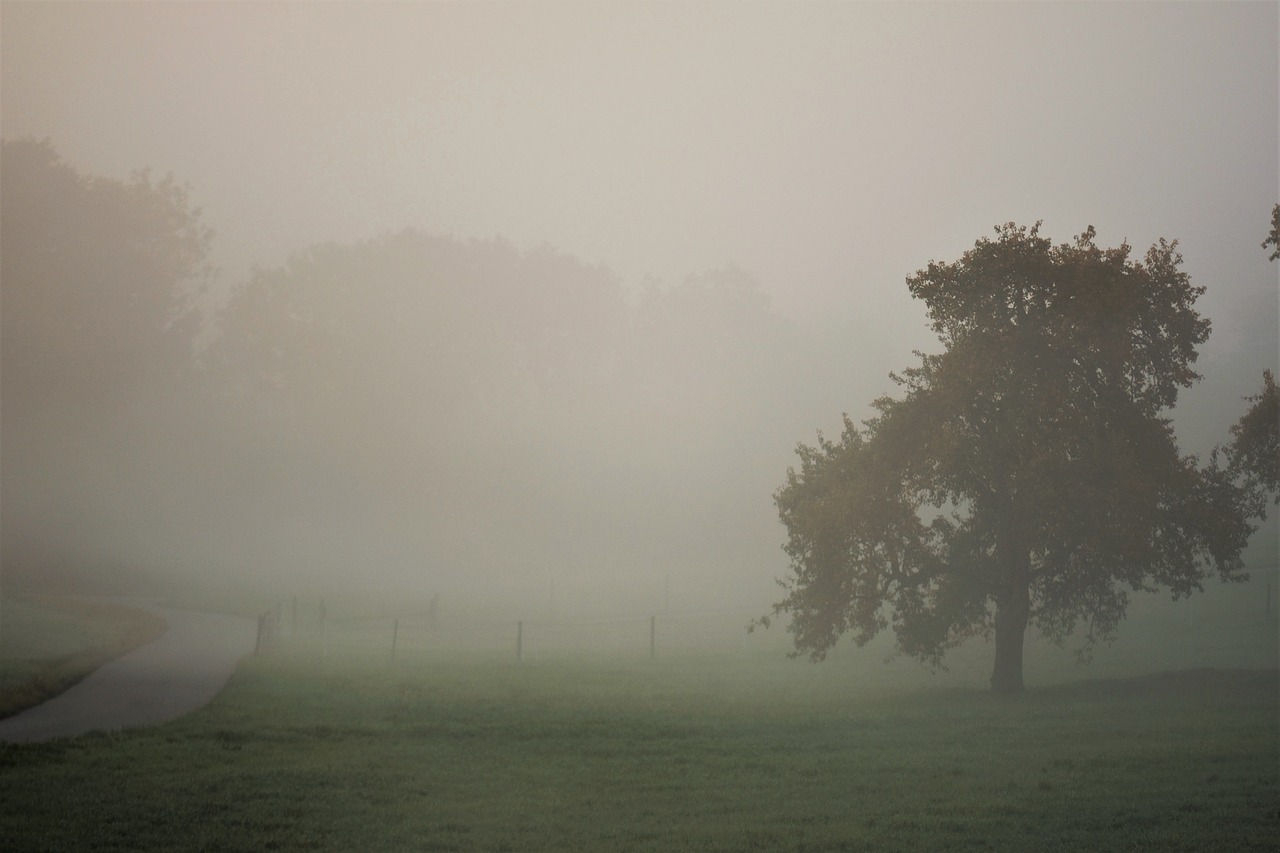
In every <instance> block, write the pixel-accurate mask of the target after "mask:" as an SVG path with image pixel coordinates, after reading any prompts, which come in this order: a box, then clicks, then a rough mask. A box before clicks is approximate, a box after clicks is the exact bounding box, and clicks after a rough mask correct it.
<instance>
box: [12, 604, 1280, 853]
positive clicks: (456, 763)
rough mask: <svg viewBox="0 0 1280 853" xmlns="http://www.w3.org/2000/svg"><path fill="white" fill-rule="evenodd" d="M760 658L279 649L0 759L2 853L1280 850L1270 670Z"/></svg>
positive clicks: (1279, 778)
mask: <svg viewBox="0 0 1280 853" xmlns="http://www.w3.org/2000/svg"><path fill="white" fill-rule="evenodd" d="M1215 625H1216V623H1215ZM1214 630H1215V631H1216V630H1217V628H1216V627H1215V628H1214ZM1184 633H1186V632H1184ZM1190 633H1193V634H1194V633H1196V632H1194V631H1192V632H1190ZM1200 633H1204V632H1203V631H1202V632H1200ZM1240 636H1244V637H1245V638H1246V639H1247V640H1248V642H1250V643H1256V641H1258V640H1261V641H1263V642H1271V643H1272V644H1274V636H1275V635H1274V627H1273V626H1263V627H1258V626H1255V630H1254V631H1253V633H1252V634H1250V633H1249V632H1244V633H1243V634H1241V635H1240ZM781 639H782V638H781V637H777V636H775V637H774V638H773V639H772V640H771V641H770V644H766V645H763V646H761V647H759V648H756V649H754V650H752V649H749V650H746V651H742V650H739V652H738V653H736V654H720V653H718V654H708V653H698V652H689V653H685V654H669V655H667V656H661V655H660V656H658V657H656V658H655V659H649V658H648V656H647V655H644V654H640V655H634V654H633V655H623V654H610V655H596V656H589V655H569V654H564V655H546V656H544V657H541V658H535V659H526V660H525V661H522V662H516V661H515V660H514V657H513V656H511V657H504V656H499V655H495V654H484V655H470V656H468V655H465V654H460V653H447V654H446V653H444V652H440V653H436V654H430V653H418V654H406V655H404V656H403V657H400V658H397V659H396V660H391V659H389V657H388V656H387V655H383V654H378V655H371V654H350V655H346V656H342V655H337V654H333V653H330V654H328V655H327V656H326V657H323V658H322V657H321V656H319V655H318V654H316V649H315V648H314V647H297V648H290V647H288V646H285V647H282V648H280V649H279V650H277V651H276V652H275V653H274V654H272V655H265V656H262V657H255V658H249V659H247V660H246V661H245V662H244V663H243V664H242V666H241V667H240V669H239V671H238V672H237V673H236V675H235V676H234V677H233V679H232V681H231V683H230V685H229V686H228V688H227V689H226V690H225V691H224V692H223V693H222V694H221V695H220V696H219V697H218V698H217V699H216V700H215V701H214V702H213V704H212V705H210V706H209V707H207V708H205V709H203V710H201V711H199V712H197V713H195V714H193V715H191V716H189V717H186V718H184V719H181V720H177V721H175V722H172V723H169V724H167V725H163V726H160V727H157V728H152V729H140V730H130V731H125V732H118V733H110V734H107V733H99V734H91V735H88V736H84V737H80V738H75V739H66V740H57V741H52V742H49V743H44V744H8V745H0V802H3V804H4V813H3V817H2V818H0V849H4V850H51V851H53V850H59V851H61V850H357V849H359V850H440V851H444V850H454V851H469V850H476V851H491V850H513V851H524V850H592V851H596V850H609V851H612V850H621V851H626V850H635V851H639V850H664V851H666V850H690V851H695V850H696V851H717V850H721V851H730V850H768V851H772V850H813V851H819V850H822V851H825V850H903V851H907V850H910V851H917V850H1073V851H1074V850H1159V851H1176V850H1214V851H1221V850H1233V851H1243V850H1275V849H1276V845H1277V839H1280V714H1278V713H1277V708H1278V705H1277V700H1278V698H1280V677H1278V675H1277V670H1276V669H1275V667H1274V664H1269V665H1266V666H1262V667H1251V668H1240V669H1234V668H1226V667H1220V666H1214V667H1197V668H1184V669H1178V670H1174V671H1167V672H1162V673H1156V674H1146V675H1124V676H1118V677H1102V678H1099V677H1093V676H1094V675H1096V674H1097V673H1096V671H1092V670H1090V669H1089V668H1087V667H1086V668H1074V669H1070V670H1063V672H1065V673H1067V675H1068V677H1067V678H1058V679H1056V680H1051V679H1042V683H1043V685H1044V686H1040V687H1035V688H1033V689H1031V690H1029V691H1027V693H1026V694H1024V695H1022V696H1019V697H1015V698H1008V697H997V696H994V695H992V694H990V693H989V692H988V691H986V690H985V689H983V687H982V685H981V683H980V682H978V683H974V680H973V679H970V678H967V676H965V675H964V674H963V673H964V672H965V667H966V665H967V664H966V658H965V657H964V655H961V656H960V658H959V659H958V661H957V664H958V669H959V670H960V671H961V675H960V676H959V677H941V678H940V679H935V677H934V676H930V675H929V674H928V673H927V671H923V670H921V669H920V668H919V667H917V666H916V665H914V664H912V663H910V662H909V661H898V662H896V663H894V664H892V665H890V666H884V665H883V664H882V660H881V658H879V657H877V658H876V660H875V665H876V666H875V668H874V669H873V670H868V671H870V672H874V673H876V675H874V676H871V675H867V674H865V672H866V671H864V668H865V665H866V662H865V661H864V660H863V659H862V656H860V655H859V654H855V653H854V652H853V651H850V652H849V653H847V654H844V655H838V656H836V657H835V658H834V659H833V660H831V661H829V662H827V663H825V664H821V665H812V664H809V663H807V662H803V661H795V660H788V659H786V658H785V657H784V656H783V655H782V654H780V653H779V652H780V650H781V648H782V645H781ZM864 651H865V650H864ZM986 651H989V650H986ZM1171 653H1175V654H1176V653H1180V649H1179V648H1178V647H1176V646H1174V647H1173V648H1172V650H1171ZM1268 655H1270V652H1267V653H1265V654H1263V656H1262V657H1263V658H1264V659H1266V658H1267V657H1268ZM983 660H985V651H984V650H983V649H982V648H977V649H976V650H975V652H974V654H973V656H972V665H973V666H974V667H975V668H976V667H978V666H979V665H980V663H981V661H983ZM1036 660H1040V659H1035V658H1033V664H1032V665H1034V666H1041V665H1042V663H1041V664H1037V663H1035V661H1036ZM1101 669H1102V671H1103V672H1104V673H1105V672H1106V671H1107V670H1106V666H1105V663H1104V665H1103V667H1102V668H1101ZM975 671H976V670H975ZM895 673H899V674H900V675H895ZM931 679H933V680H931ZM957 683H960V684H965V683H967V684H968V685H969V686H954V685H955V684H957Z"/></svg>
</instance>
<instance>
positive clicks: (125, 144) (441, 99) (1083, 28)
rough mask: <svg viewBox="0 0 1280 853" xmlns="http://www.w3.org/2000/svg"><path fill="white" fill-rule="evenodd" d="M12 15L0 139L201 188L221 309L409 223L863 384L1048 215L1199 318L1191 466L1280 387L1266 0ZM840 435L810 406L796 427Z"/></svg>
mask: <svg viewBox="0 0 1280 853" xmlns="http://www.w3.org/2000/svg"><path fill="white" fill-rule="evenodd" d="M0 15H2V17H0V48H2V50H0V80H2V81H3V84H2V86H3V88H2V90H0V132H2V133H3V135H4V137H5V138H9V139H12V138H17V137H22V136H34V137H36V138H45V137H47V138H49V139H50V140H51V141H52V143H53V144H54V145H55V146H56V148H57V150H58V153H59V154H60V155H61V156H62V157H63V158H64V159H65V160H66V161H67V162H69V163H71V164H73V165H74V166H75V167H76V168H77V169H79V170H81V171H83V172H85V173H89V174H98V175H105V176H108V177H116V178H124V177H127V176H128V175H129V173H130V172H131V171H132V170H135V169H138V168H143V167H150V168H152V169H153V170H154V172H155V173H157V174H160V175H163V174H165V173H170V172H171V173H172V174H173V175H174V176H175V177H176V178H177V179H178V180H180V181H182V182H185V183H189V184H190V185H191V188H192V197H193V199H194V201H195V203H196V204H198V205H200V206H202V207H203V209H204V220H205V222H206V223H207V224H209V225H210V226H212V227H213V228H214V229H215V230H216V232H217V237H216V240H215V243H214V248H213V259H214V262H215V263H216V264H217V265H219V266H220V267H221V270H222V272H221V276H220V279H219V288H220V289H221V291H223V292H225V291H227V290H230V289H231V288H234V287H235V286H236V285H237V284H238V283H239V282H240V281H242V280H243V279H244V277H245V276H246V275H247V274H248V272H249V270H250V269H251V268H252V267H254V266H255V265H258V266H263V267H269V266H275V265H278V264H281V263H282V262H284V261H285V260H286V259H287V258H288V257H289V255H290V254H291V253H293V252H295V251H298V250H301V249H304V248H306V247H308V246H310V245H313V244H316V243H318V242H322V241H329V240H334V241H339V242H343V243H350V242H354V241H358V240H363V239H366V238H370V237H374V236H376V235H379V234H382V233H385V232H388V231H399V230H400V229H402V228H405V227H414V228H419V229H422V230H424V231H426V232H429V233H436V234H445V235H454V236H456V237H458V238H463V239H466V238H482V239H488V238H492V237H495V236H500V237H503V238H506V239H508V240H510V241H511V242H512V243H514V244H515V245H516V246H518V247H521V248H532V247H537V246H540V245H542V244H550V245H552V246H554V247H555V248H557V249H559V250H561V251H563V252H566V253H568V254H570V255H572V256H575V257H577V258H580V259H582V260H583V261H585V262H588V263H592V264H595V263H600V264H604V265H606V266H607V267H609V268H610V269H612V270H613V271H615V272H616V273H617V274H618V275H619V276H620V277H621V279H622V280H623V282H624V283H625V284H627V285H628V286H630V287H632V288H634V289H637V290H638V289H639V287H640V286H641V284H642V283H643V282H645V281H646V280H649V279H657V280H659V281H661V282H663V283H665V284H667V285H671V284H676V283H679V282H680V281H682V280H684V279H685V278H686V277H687V276H690V275H697V274H701V273H704V272H706V271H709V270H714V269H718V268H722V267H724V266H725V265H728V264H734V265H737V266H738V267H740V268H741V269H742V270H744V271H745V272H746V273H747V274H749V275H750V276H752V277H754V278H755V279H756V280H757V281H758V282H759V284H760V286H761V288H762V289H763V290H764V291H765V292H767V293H768V294H769V295H770V296H771V297H772V300H773V304H774V306H775V307H776V308H777V309H778V310H779V311H781V312H782V313H784V314H785V315H787V316H788V317H790V318H791V319H793V320H795V321H796V322H799V323H806V324H811V323H817V324H826V325H827V326H833V327H835V328H838V329H844V330H845V332H846V334H847V335H848V337H849V344H850V345H849V352H850V353H851V356H850V358H851V359H856V360H857V361H858V362H859V365H858V369H859V370H860V371H862V372H863V373H865V372H867V370H868V369H869V368H868V365H870V366H871V368H873V369H871V371H870V372H872V373H874V374H875V375H885V374H886V373H887V371H888V370H894V369H901V368H903V367H906V366H908V365H909V364H911V363H912V362H913V358H912V356H911V350H912V349H916V348H921V349H926V350H935V351H936V349H937V344H936V341H935V340H934V339H933V337H932V335H931V334H930V333H929V331H928V329H927V327H926V325H925V318H924V312H923V309H922V307H921V306H918V305H916V304H914V303H913V301H912V300H911V299H910V297H909V294H908V292H907V289H906V287H905V285H904V283H903V280H904V278H905V277H906V276H907V275H909V274H911V273H913V272H914V271H916V270H917V269H919V268H921V267H923V266H924V265H925V264H927V262H928V261H929V260H931V259H938V260H946V261H950V260H954V259H955V258H957V257H958V256H959V255H960V254H961V253H962V252H963V251H964V250H965V249H967V248H969V247H970V246H972V244H973V242H974V240H975V239H976V238H978V237H981V236H987V235H990V234H991V233H992V231H991V229H992V226H994V225H995V224H997V223H1002V222H1007V221H1011V220H1012V221H1017V222H1020V223H1024V224H1028V225H1029V224H1031V223H1033V222H1035V221H1036V220H1043V221H1044V225H1043V228H1042V233H1043V234H1045V235H1047V236H1049V237H1051V238H1052V239H1054V240H1055V241H1059V242H1061V241H1067V240H1070V239H1071V238H1072V237H1073V236H1074V235H1076V234H1078V233H1080V232H1081V231H1083V230H1084V228H1085V227H1086V226H1088V225H1090V224H1092V225H1093V226H1095V227H1096V228H1097V230H1098V237H1097V242H1098V244H1099V245H1101V246H1111V245H1115V244H1118V243H1120V242H1122V241H1126V240H1127V241H1128V242H1129V243H1130V244H1132V245H1133V246H1134V248H1135V253H1136V254H1139V255H1140V254H1141V253H1142V252H1143V251H1145V249H1146V247H1147V246H1149V245H1150V244H1151V243H1152V242H1154V241H1155V240H1156V239H1157V238H1160V237H1167V238H1170V239H1173V238H1176V239H1179V240H1180V241H1181V249H1182V251H1183V254H1184V256H1185V259H1186V264H1185V269H1186V271H1187V272H1189V273H1190V275H1191V277H1192V280H1193V282H1194V283H1195V284H1198V285H1204V286H1206V287H1207V288H1208V292H1207V293H1206V295H1205V296H1204V297H1203V298H1202V300H1201V302H1200V304H1199V307H1200V309H1201V311H1202V312H1203V313H1204V314H1206V315H1207V316H1209V317H1210V318H1211V319H1212V321H1213V323H1214V334H1213V336H1212V337H1211V339H1210V341H1209V343H1208V344H1207V345H1206V347H1205V348H1204V349H1203V358H1202V359H1201V362H1200V364H1199V368H1200V369H1201V371H1202V372H1203V373H1204V374H1205V382H1203V383H1202V384H1201V385H1200V386H1198V387H1197V388H1196V389H1194V390H1193V391H1192V392H1190V393H1188V394H1186V395H1185V396H1184V401H1183V403H1182V405H1181V407H1180V409H1179V412H1178V417H1179V429H1180V432H1181V434H1182V435H1183V445H1184V447H1185V448H1186V449H1188V450H1191V451H1196V452H1204V451H1205V450H1207V449H1208V447H1210V446H1211V445H1212V444H1213V443H1215V442H1219V441H1223V440H1225V438H1226V429H1227V427H1228V425H1229V424H1230V423H1231V422H1233V421H1234V420H1235V419H1236V418H1237V417H1238V416H1239V414H1240V413H1241V412H1242V411H1243V408H1244V404H1243V403H1242V402H1241V399H1240V398H1241V397H1242V396H1243V395H1245V394H1249V393H1252V392H1254V391H1256V390H1257V388H1258V387H1259V386H1260V384H1261V382H1260V380H1261V372H1262V370H1263V369H1264V368H1266V367H1271V368H1273V369H1274V368H1276V367H1277V366H1280V353H1278V344H1277V341H1278V339H1280V329H1278V323H1280V318H1278V309H1277V301H1278V294H1277V291H1278V289H1280V288H1277V278H1276V274H1277V272H1276V271H1277V269H1278V268H1280V267H1277V265H1276V264H1272V263H1268V261H1267V253H1266V252H1265V251H1264V250H1263V249H1262V248H1261V247H1260V245H1259V244H1260V243H1261V241H1262V239H1263V237H1264V236H1265V235H1266V233H1267V229H1268V225H1269V217H1270V211H1271V208H1272V205H1274V204H1275V203H1276V202H1277V200H1280V171H1278V165H1277V164H1278V160H1280V155H1278V152H1280V131H1278V124H1280V120H1278V114H1280V83H1278V80H1280V49H1278V47H1277V45H1278V41H1280V6H1277V4H1275V3H1207V4H1173V3H1134V4H1121V3H1096V4H1085V3H1057V4H1051V3H1001V4H970V3H948V4H924V3H884V4H880V3H692V2H691V3H544V2H527V3H509V4H508V3H488V2H479V3H466V4H463V3H434V2H422V3H395V4H390V3H389V4H382V3H263V2H242V3H215V2H210V3H158V4H152V3H110V2H104V3H90V4H80V3H44V2H41V3H17V2H9V0H6V1H5V2H3V4H0ZM217 295H218V294H217V293H215V297H216V296H217ZM836 372H838V370H833V371H830V372H829V373H828V374H827V376H828V377H829V376H830V375H832V374H834V373H836ZM804 379H805V378H804V377H797V382H803V381H804ZM886 390H889V386H888V383H887V381H885V383H884V387H880V388H871V389H869V390H864V389H862V388H861V387H859V388H858V389H857V391H856V392H853V393H854V394H856V398H851V399H848V400H847V402H844V403H843V405H844V407H845V408H847V409H849V410H850V411H852V412H854V413H861V412H862V411H863V409H864V407H865V404H866V403H867V402H868V401H869V399H870V397H871V396H872V395H873V394H875V393H880V392H882V391H886ZM824 394H825V396H826V397H828V398H830V397H833V396H834V397H839V396H840V395H839V394H835V395H832V394H831V392H830V390H829V389H828V390H827V391H825V392H824ZM851 396H852V395H851ZM838 405H839V404H838ZM838 423H839V410H838V407H837V406H832V407H831V411H830V414H829V420H827V421H825V422H821V423H814V424H813V428H814V429H817V428H825V429H832V428H834V427H836V426H837V425H838ZM811 439H812V433H807V434H804V433H802V434H798V435H796V436H795V440H797V441H800V440H811ZM769 464H770V465H771V466H772V465H773V463H772V462H770V463H769ZM770 470H773V469H772V468H770ZM783 473H784V472H783V470H782V468H781V467H779V468H778V470H777V475H776V477H774V481H776V482H780V481H781V479H782V476H783ZM767 497H768V496H767V494H765V493H762V494H761V500H762V501H767Z"/></svg>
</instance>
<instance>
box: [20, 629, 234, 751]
mask: <svg viewBox="0 0 1280 853" xmlns="http://www.w3.org/2000/svg"><path fill="white" fill-rule="evenodd" d="M135 606H137V605H135ZM141 606H142V607H144V608H145V609H147V610H150V611H151V612H153V613H156V614H158V615H159V616H161V617H163V618H164V620H165V621H166V622H167V623H168V624H169V628H168V630H166V631H165V632H164V634H162V635H161V636H160V637H159V638H157V639H155V640H153V641H152V642H150V643H148V644H147V645H145V646H142V647H141V648H138V649H134V650H133V651H131V652H129V653H128V654H126V655H123V656H121V657H119V658H116V659H115V660H113V661H111V662H109V663H107V664H104V665H103V666H101V667H99V668H98V669H96V670H94V672H93V673H91V674H90V675H89V676H88V677H87V678H85V679H84V680H83V681H81V682H79V683H77V684H76V685H75V686H73V687H72V688H71V689H69V690H67V691H66V692H65V693H61V694H59V695H58V696H55V697H54V698H52V699H50V700H49V701H48V702H45V703H43V704H41V705H37V706H35V707H34V708H29V709H27V710H26V711H23V712H22V713H21V714H17V715H16V716H13V717H10V718H8V719H6V720H0V740H6V741H39V740H50V739H52V738H57V737H74V736H75V735H79V734H83V733H85V732H88V731H94V730H97V729H120V728H130V727H133V726H147V725H154V724H156V723H162V722H165V721H166V720H172V719H174V718H175V717H181V716H182V715H184V714H188V713H190V712H192V711H194V710H196V709H197V708H201V707H203V706H204V705H207V704H208V703H209V701H210V700H212V699H213V697H214V696H217V695H218V692H219V691H220V690H222V688H223V687H224V686H225V685H226V683H227V679H228V678H230V677H231V673H232V671H233V670H234V669H235V667H236V664H237V663H238V662H239V661H240V659H241V658H243V657H244V656H245V655H247V654H249V653H251V652H252V651H253V645H254V641H255V640H256V638H257V623H256V622H255V621H254V620H253V619H250V618H247V617H244V616H231V615H228V614H225V613H200V612H196V611H193V610H175V609H172V608H167V607H152V606H150V605H141Z"/></svg>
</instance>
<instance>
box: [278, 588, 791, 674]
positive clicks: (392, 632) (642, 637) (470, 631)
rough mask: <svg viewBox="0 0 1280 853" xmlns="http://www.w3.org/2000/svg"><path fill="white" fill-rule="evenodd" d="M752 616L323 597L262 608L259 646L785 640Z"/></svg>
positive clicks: (667, 651)
mask: <svg viewBox="0 0 1280 853" xmlns="http://www.w3.org/2000/svg"><path fill="white" fill-rule="evenodd" d="M750 620H751V615H750V614H745V613H740V612H738V611H729V610H709V611H698V612H683V613H678V614H657V613H654V614H650V615H648V616H621V617H614V618H571V617H564V618H544V619H532V620H530V619H485V618H473V617H468V616H466V615H461V614H454V615H437V614H429V615H418V616H412V617H407V616H399V617H394V616H392V617H388V616H376V617H369V616H357V615H352V614H343V613H335V612H333V611H331V610H330V609H329V607H328V606H327V605H326V603H325V602H324V601H323V600H319V599H292V600H291V601H289V602H287V603H284V602H282V603H280V604H278V605H276V606H274V607H272V608H269V609H267V610H265V611H263V612H262V613H261V614H259V617H258V641H257V646H256V650H257V653H258V654H264V653H267V652H271V651H276V650H289V651H294V652H301V653H314V654H317V655H319V656H321V657H329V656H333V657H338V656H340V657H343V658H351V657H366V658H389V659H401V658H404V659H408V658H414V657H424V656H439V655H448V656H452V657H458V656H486V657H507V658H510V659H513V660H521V661H523V660H535V659H544V658H552V657H555V658H564V657H596V656H599V657H604V656H609V657H631V658H638V659H642V658H657V657H661V656H673V655H680V654H694V653H715V654H725V653H743V654H750V653H752V652H753V650H763V649H764V648H766V647H774V646H777V645H778V637H776V636H775V637H773V638H768V637H766V636H765V635H764V634H762V633H760V632H756V633H754V634H749V633H748V632H747V630H746V626H747V623H748V622H750Z"/></svg>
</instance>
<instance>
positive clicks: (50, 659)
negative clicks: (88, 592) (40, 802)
mask: <svg viewBox="0 0 1280 853" xmlns="http://www.w3.org/2000/svg"><path fill="white" fill-rule="evenodd" d="M0 607H2V608H3V610H0V718H3V717H8V716H11V715H13V714H16V713H18V712H19V711H22V710H24V709H26V708H30V707H32V706H34V705H38V704H40V703H41V702H43V701H45V700H46V699H49V698H51V697H53V696H56V695H57V694H59V693H61V692H62V691H64V690H66V689H67V688H68V687H70V686H71V685H73V684H75V683H76V682H77V681H79V680H81V679H82V678H84V677H85V676H87V675H88V674H89V673H91V672H93V671H94V670H95V669H97V668H98V667H100V666H102V665H103V664H104V663H106V662H107V661H109V660H112V659H113V658H116V657H119V656H120V655H122V654H124V653H125V652H128V651H131V650H133V649H135V648H137V647H138V646H141V645H143V644H145V643H148V642H150V641H151V640H154V639H155V638H156V637H158V636H160V634H162V633H164V630H165V623H164V620H163V619H160V618H159V617H157V616H155V615H153V614H150V613H146V612H144V611H141V610H137V609H134V608H130V607H125V606H122V605H119V604H102V603H93V602H87V601H83V600H78V599H67V598H55V597H51V596H38V597H24V598H17V597H13V596H8V597H6V598H5V599H4V601H3V603H0Z"/></svg>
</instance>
